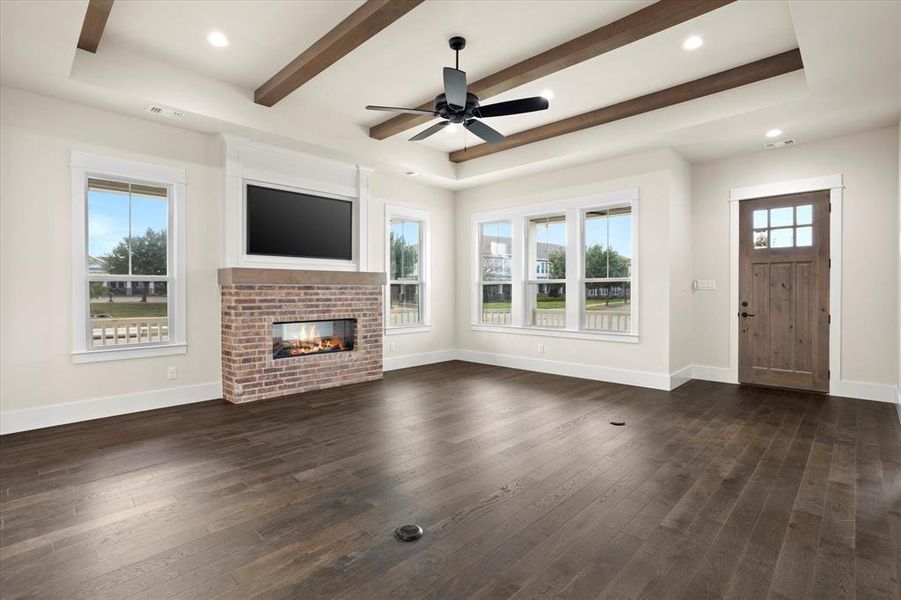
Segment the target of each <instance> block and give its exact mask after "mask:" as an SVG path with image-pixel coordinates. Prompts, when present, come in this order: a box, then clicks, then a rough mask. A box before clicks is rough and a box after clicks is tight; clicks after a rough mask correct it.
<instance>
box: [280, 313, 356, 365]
mask: <svg viewBox="0 0 901 600" xmlns="http://www.w3.org/2000/svg"><path fill="white" fill-rule="evenodd" d="M356 324H357V320H356V319H331V320H327V321H283V322H276V323H273V324H272V358H273V359H279V358H294V357H296V356H313V355H316V354H326V353H330V352H347V351H350V350H353V349H354V328H355V326H356Z"/></svg>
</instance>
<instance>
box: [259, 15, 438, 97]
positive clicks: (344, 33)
mask: <svg viewBox="0 0 901 600" xmlns="http://www.w3.org/2000/svg"><path fill="white" fill-rule="evenodd" d="M422 2H423V0H366V3H365V4H363V5H362V6H360V7H359V8H358V9H357V10H355V11H354V12H353V13H351V14H350V16H348V17H347V18H346V19H344V20H343V21H341V22H340V23H338V25H336V26H335V27H334V28H333V29H332V30H331V31H329V32H328V33H326V34H325V35H324V36H322V37H321V38H319V39H318V40H316V42H315V43H314V44H313V45H312V46H310V47H309V48H307V49H306V50H304V51H303V52H302V53H301V54H300V55H299V56H298V57H297V58H295V59H294V60H292V61H291V62H290V63H288V64H287V65H286V66H285V67H284V68H283V69H282V70H281V71H279V72H278V73H276V74H275V75H273V76H272V77H271V78H270V79H269V81H267V82H266V83H264V84H263V85H261V86H260V87H259V88H257V90H256V91H255V92H254V94H253V96H254V102H256V103H257V104H262V105H263V106H273V105H275V104H276V103H277V102H278V101H279V100H281V99H283V98H284V97H285V96H287V95H288V94H290V93H291V92H293V91H294V90H296V89H297V88H299V87H300V86H302V85H303V84H305V83H306V82H308V81H309V80H311V79H312V78H313V77H315V76H316V75H318V74H319V73H322V72H323V71H324V70H326V69H327V68H329V67H330V66H332V65H333V64H335V63H336V62H338V61H339V60H341V59H342V58H343V57H345V56H346V55H347V54H349V53H350V52H351V51H352V50H354V49H355V48H357V47H358V46H360V45H361V44H363V43H364V42H365V41H366V40H368V39H369V38H371V37H372V36H374V35H375V34H377V33H378V32H380V31H381V30H382V29H384V28H386V27H388V26H389V25H391V24H392V23H394V22H395V21H397V20H398V19H400V18H401V17H402V16H404V15H405V14H407V13H408V12H410V11H411V10H413V9H414V8H416V7H417V6H418V5H419V4H421V3H422Z"/></svg>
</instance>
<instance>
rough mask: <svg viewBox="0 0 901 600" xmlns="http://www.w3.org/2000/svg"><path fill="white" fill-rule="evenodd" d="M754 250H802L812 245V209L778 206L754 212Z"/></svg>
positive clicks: (805, 205) (809, 206)
mask: <svg viewBox="0 0 901 600" xmlns="http://www.w3.org/2000/svg"><path fill="white" fill-rule="evenodd" d="M753 227H754V249H755V250H761V249H764V248H803V247H809V246H812V245H813V207H812V206H811V205H810V204H802V205H800V206H780V207H778V208H770V209H761V210H755V211H754V216H753Z"/></svg>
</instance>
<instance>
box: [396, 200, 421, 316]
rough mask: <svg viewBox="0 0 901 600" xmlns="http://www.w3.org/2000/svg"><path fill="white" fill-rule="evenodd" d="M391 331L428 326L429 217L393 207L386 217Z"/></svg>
mask: <svg viewBox="0 0 901 600" xmlns="http://www.w3.org/2000/svg"><path fill="white" fill-rule="evenodd" d="M387 221H388V231H387V243H388V248H387V257H386V262H387V265H388V298H387V318H386V320H385V322H386V324H387V327H388V328H403V327H408V328H409V327H422V326H425V325H428V311H427V307H428V303H427V302H426V278H425V273H426V266H427V263H428V258H427V254H426V248H427V246H426V236H427V215H426V213H424V212H421V211H415V210H412V209H406V208H390V207H389V209H388V215H387Z"/></svg>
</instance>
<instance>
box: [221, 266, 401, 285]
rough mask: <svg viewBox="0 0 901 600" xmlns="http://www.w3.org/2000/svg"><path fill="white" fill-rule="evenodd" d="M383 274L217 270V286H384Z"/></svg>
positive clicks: (247, 269) (241, 269)
mask: <svg viewBox="0 0 901 600" xmlns="http://www.w3.org/2000/svg"><path fill="white" fill-rule="evenodd" d="M385 282H386V279H385V274H384V273H375V272H361V271H316V270H299V269H256V268H242V267H229V268H225V269H219V285H240V284H269V285H385Z"/></svg>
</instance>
